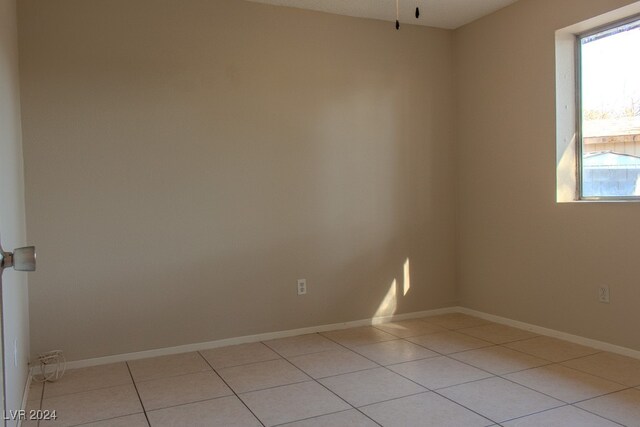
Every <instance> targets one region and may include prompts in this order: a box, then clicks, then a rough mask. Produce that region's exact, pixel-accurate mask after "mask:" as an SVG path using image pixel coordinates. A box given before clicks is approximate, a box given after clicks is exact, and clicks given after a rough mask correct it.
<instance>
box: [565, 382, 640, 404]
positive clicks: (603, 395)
mask: <svg viewBox="0 0 640 427" xmlns="http://www.w3.org/2000/svg"><path fill="white" fill-rule="evenodd" d="M626 387H627V388H623V389H620V390H615V391H609V392H607V393H603V394H599V395H597V396H592V397H587V398H586V399H582V400H578V401H576V402H570V403H569V405H577V404H578V403H584V402H587V401H589V400H594V399H600V398H601V397H605V396H609V395H612V394H616V393H622V392H623V391H629V390H635V387H628V386H626Z"/></svg>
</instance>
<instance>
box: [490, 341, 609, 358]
mask: <svg viewBox="0 0 640 427" xmlns="http://www.w3.org/2000/svg"><path fill="white" fill-rule="evenodd" d="M545 336H546V335H540V336H538V337H536V338H539V337H545ZM525 341H526V340H525ZM567 342H569V341H567ZM507 344H512V343H510V342H507V343H504V344H498V345H499V346H500V347H503V348H506V349H508V350H513V351H517V352H518V353H522V354H526V355H527V356H532V357H537V358H538V359H542V360H547V361H549V362H551V363H563V362H568V361H570V360H576V359H582V358H583V357H587V356H593V355H594V354H598V353H603V352H602V351H596V352H595V353H589V354H586V355H583V356H576V357H572V358H570V359H566V360H565V359H563V360H559V361H558V360H551V359H547V358H546V357H542V356H538V355H536V354H533V353H528V352H527V351H525V350H521V349H519V348H511V347H508V346H507Z"/></svg>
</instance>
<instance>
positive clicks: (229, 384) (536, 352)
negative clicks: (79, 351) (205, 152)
mask: <svg viewBox="0 0 640 427" xmlns="http://www.w3.org/2000/svg"><path fill="white" fill-rule="evenodd" d="M27 409H34V410H37V409H43V410H56V415H57V416H58V419H57V420H55V421H53V420H49V421H40V422H39V425H40V426H43V427H49V426H80V425H82V426H94V427H118V426H122V427H138V426H153V427H155V426H190V427H193V426H195V427H197V426H224V427H233V426H276V425H277V426H280V425H287V426H298V427H304V426H306V427H320V426H339V427H342V426H345V427H349V426H351V427H358V426H378V425H381V426H401V427H410V426H420V427H428V426H436V427H447V426H452V427H453V426H464V427H467V426H468V427H474V426H478V427H482V426H487V427H488V426H496V425H501V426H507V427H516V426H518V427H530V426H536V427H540V426H563V427H572V426H575V427H607V426H620V425H623V426H629V427H634V426H635V427H640V360H636V359H632V358H628V357H624V356H620V355H616V354H611V353H606V352H600V351H598V350H595V349H592V348H588V347H584V346H580V345H577V344H572V343H568V342H565V341H561V340H558V339H555V338H549V337H543V336H537V335H535V334H533V333H531V332H529V331H524V330H520V329H516V328H511V327H507V326H504V325H498V324H495V323H490V322H487V321H485V320H482V319H478V318H475V317H471V316H467V315H464V314H457V313H454V314H446V315H441V316H431V317H426V318H422V319H417V320H409V321H402V322H395V323H387V324H384V325H376V326H371V327H360V328H352V329H345V330H338V331H330V332H326V333H321V334H309V335H302V336H297V337H291V338H284V339H278V340H271V341H266V342H262V343H251V344H242V345H237V346H232V347H224V348H216V349H210V350H206V351H200V352H192V353H185V354H178V355H173V356H162V357H155V358H151V359H143V360H135V361H130V362H126V363H124V362H123V363H114V364H111V365H103V366H95V367H91V368H83V369H75V370H70V371H68V372H67V373H66V374H65V376H64V377H63V378H62V379H61V380H60V381H58V382H56V383H46V384H44V385H43V384H40V383H33V384H32V386H31V388H30V391H29V398H28V404H27ZM22 425H23V426H24V427H34V426H38V422H36V421H26V422H24V423H23V424H22Z"/></svg>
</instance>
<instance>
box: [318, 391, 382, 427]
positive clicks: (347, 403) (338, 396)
mask: <svg viewBox="0 0 640 427" xmlns="http://www.w3.org/2000/svg"><path fill="white" fill-rule="evenodd" d="M315 381H316V383H318V384H320V386H321V387H323V388H324V389H325V390H327V391H328V392H329V393H331V394H333V395H334V396H336V397H337V398H338V399H340V400H342V401H343V402H344V403H345V404H346V405H348V406H350V407H352V408H353V409H355V410H356V411H358V412H360V413H361V414H362V415H363V416H365V417H367V418H368V419H370V420H371V421H373V422H374V423H376V424H378V423H377V422H376V421H375V420H374V419H372V418H371V417H370V416H368V415H367V414H365V413H364V412H362V411H361V410H360V409H359V408H356V407H355V406H354V405H352V404H350V403H349V402H347V401H346V400H345V399H343V398H342V397H341V396H340V395H338V394H337V393H335V392H334V391H333V390H331V389H329V387H327V386H326V385H324V384H322V383H321V382H320V381H317V380H315ZM378 425H380V424H378Z"/></svg>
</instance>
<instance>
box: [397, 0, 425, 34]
mask: <svg viewBox="0 0 640 427" xmlns="http://www.w3.org/2000/svg"><path fill="white" fill-rule="evenodd" d="M419 18H420V7H419V6H416V19H419ZM399 29H400V0H396V30H399Z"/></svg>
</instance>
